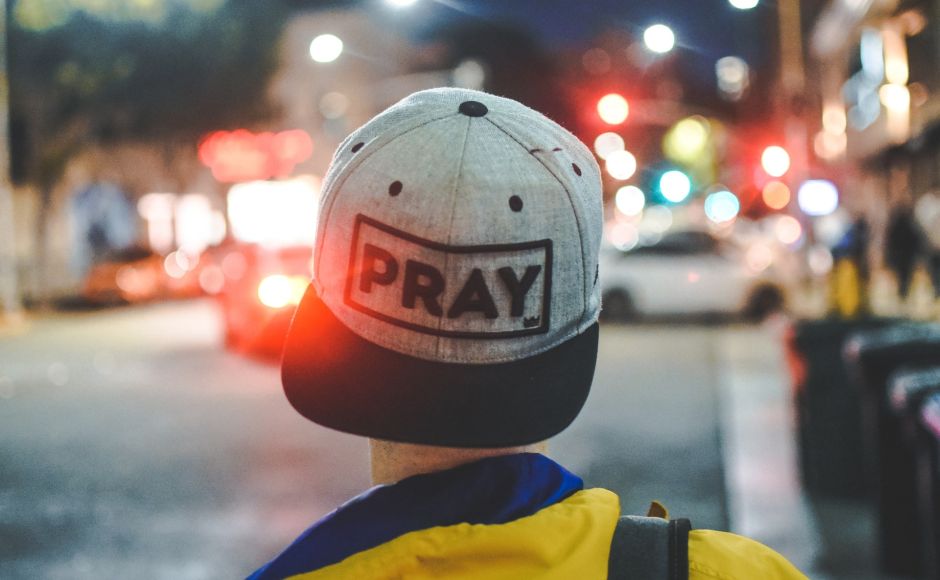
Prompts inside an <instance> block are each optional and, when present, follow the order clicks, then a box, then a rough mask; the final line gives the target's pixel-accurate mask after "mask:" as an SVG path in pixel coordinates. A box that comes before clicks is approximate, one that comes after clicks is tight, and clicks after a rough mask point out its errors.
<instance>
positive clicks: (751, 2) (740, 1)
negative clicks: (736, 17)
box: [728, 0, 760, 10]
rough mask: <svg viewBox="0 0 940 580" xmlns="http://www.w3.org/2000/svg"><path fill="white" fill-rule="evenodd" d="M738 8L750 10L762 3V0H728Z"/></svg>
mask: <svg viewBox="0 0 940 580" xmlns="http://www.w3.org/2000/svg"><path fill="white" fill-rule="evenodd" d="M728 3H729V4H731V5H732V6H734V7H735V8H737V9H738V10H750V9H751V8H754V7H756V6H757V5H758V4H760V0H728Z"/></svg>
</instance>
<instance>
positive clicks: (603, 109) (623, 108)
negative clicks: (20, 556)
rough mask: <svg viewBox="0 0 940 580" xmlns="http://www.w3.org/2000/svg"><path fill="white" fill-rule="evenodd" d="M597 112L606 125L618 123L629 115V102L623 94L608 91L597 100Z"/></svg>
mask: <svg viewBox="0 0 940 580" xmlns="http://www.w3.org/2000/svg"><path fill="white" fill-rule="evenodd" d="M597 114H598V115H600V117H601V120H602V121H604V122H605V123H607V124H608V125H619V124H621V123H623V122H624V121H626V120H627V117H628V116H629V115H630V104H629V103H628V102H627V99H625V98H624V97H623V95H618V94H617V93H610V94H608V95H604V96H603V97H601V98H600V99H599V100H598V101H597Z"/></svg>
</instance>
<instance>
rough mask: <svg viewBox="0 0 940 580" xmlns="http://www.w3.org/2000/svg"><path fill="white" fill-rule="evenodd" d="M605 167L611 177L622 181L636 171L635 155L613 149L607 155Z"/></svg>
mask: <svg viewBox="0 0 940 580" xmlns="http://www.w3.org/2000/svg"><path fill="white" fill-rule="evenodd" d="M606 167H607V173H609V174H610V176H611V177H613V178H614V179H618V180H620V181H624V180H627V179H630V178H631V177H633V174H634V173H636V157H634V156H633V153H630V152H629V151H625V150H621V151H614V152H613V153H611V154H610V155H608V156H607V163H606Z"/></svg>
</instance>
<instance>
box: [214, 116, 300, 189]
mask: <svg viewBox="0 0 940 580" xmlns="http://www.w3.org/2000/svg"><path fill="white" fill-rule="evenodd" d="M312 153H313V142H312V141H311V140H310V136H309V135H307V133H306V132H305V131H302V130H300V129H294V130H292V131H282V132H280V133H270V132H267V133H257V134H256V133H252V132H251V131H247V130H245V129H238V130H236V131H216V132H214V133H210V134H208V135H207V136H206V137H205V138H204V139H203V140H202V142H201V143H199V161H201V162H202V163H203V165H205V166H206V167H208V168H209V169H211V170H212V175H213V176H214V177H215V178H216V179H218V180H219V181H222V182H226V183H236V182H240V181H255V180H260V179H270V178H272V177H286V176H288V175H290V173H291V172H292V171H293V170H294V167H295V166H296V165H297V164H298V163H301V162H302V161H305V160H306V159H308V158H309V157H310V155H311V154H312Z"/></svg>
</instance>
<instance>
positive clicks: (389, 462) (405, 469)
mask: <svg viewBox="0 0 940 580" xmlns="http://www.w3.org/2000/svg"><path fill="white" fill-rule="evenodd" d="M369 446H370V449H371V455H372V483H374V484H375V485H381V484H388V483H395V482H398V481H401V480H402V479H405V478H406V477H411V476H412V475H419V474H422V473H432V472H435V471H443V470H445V469H450V468H452V467H457V466H458V465H463V464H465V463H472V462H474V461H478V460H480V459H485V458H487V457H498V456H500V455H512V454H515V453H545V452H546V451H547V449H548V444H547V442H542V443H535V444H533V445H524V446H519V447H500V448H496V449H478V448H457V447H436V446H432V445H415V444H412V443H394V442H391V441H382V440H379V439H370V440H369Z"/></svg>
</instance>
